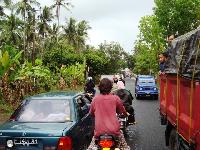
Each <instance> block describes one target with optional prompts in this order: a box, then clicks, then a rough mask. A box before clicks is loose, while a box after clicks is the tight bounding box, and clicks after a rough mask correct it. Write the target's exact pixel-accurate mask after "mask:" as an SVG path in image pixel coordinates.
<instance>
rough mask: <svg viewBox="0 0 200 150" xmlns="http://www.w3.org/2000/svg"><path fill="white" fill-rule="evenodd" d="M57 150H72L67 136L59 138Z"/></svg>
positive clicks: (70, 141)
mask: <svg viewBox="0 0 200 150" xmlns="http://www.w3.org/2000/svg"><path fill="white" fill-rule="evenodd" d="M58 150H72V139H71V138H70V137H68V136H65V137H61V138H60V139H59V142H58Z"/></svg>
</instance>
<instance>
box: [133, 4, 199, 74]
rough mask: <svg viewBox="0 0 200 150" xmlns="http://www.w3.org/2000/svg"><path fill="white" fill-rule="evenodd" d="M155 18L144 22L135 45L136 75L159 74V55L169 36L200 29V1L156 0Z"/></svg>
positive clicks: (143, 19)
mask: <svg viewBox="0 0 200 150" xmlns="http://www.w3.org/2000/svg"><path fill="white" fill-rule="evenodd" d="M154 2H155V7H154V8H153V14H152V15H147V16H144V17H142V18H141V20H140V24H139V30H140V33H139V35H138V38H137V40H136V41H135V44H134V54H133V57H134V61H135V64H134V65H135V68H134V72H136V73H139V74H154V75H156V74H157V72H158V69H159V67H158V54H159V53H161V52H163V51H165V49H166V48H167V46H168V45H167V42H166V39H167V37H168V36H169V35H172V34H173V35H175V36H180V35H183V34H185V33H187V32H189V31H191V30H194V29H196V28H197V27H198V26H199V25H200V11H199V10H200V0H154Z"/></svg>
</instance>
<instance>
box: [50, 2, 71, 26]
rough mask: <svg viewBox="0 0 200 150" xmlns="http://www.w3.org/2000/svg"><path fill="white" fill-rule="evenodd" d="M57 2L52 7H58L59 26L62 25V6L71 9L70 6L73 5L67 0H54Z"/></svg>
mask: <svg viewBox="0 0 200 150" xmlns="http://www.w3.org/2000/svg"><path fill="white" fill-rule="evenodd" d="M54 1H55V4H53V5H52V6H51V7H52V8H56V17H57V19H58V27H59V26H60V8H61V6H62V7H64V8H65V9H67V10H69V7H70V6H72V5H71V3H70V2H65V1H66V0H54Z"/></svg>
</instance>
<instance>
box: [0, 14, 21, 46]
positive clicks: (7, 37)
mask: <svg viewBox="0 0 200 150" xmlns="http://www.w3.org/2000/svg"><path fill="white" fill-rule="evenodd" d="M1 30H2V31H1V34H0V35H1V36H0V41H1V42H5V43H7V44H12V45H16V46H17V45H18V46H17V47H20V45H19V44H20V43H21V38H22V36H21V31H22V21H21V20H20V19H19V18H17V17H16V15H14V14H11V15H10V16H7V17H6V19H5V20H4V22H2V24H1Z"/></svg>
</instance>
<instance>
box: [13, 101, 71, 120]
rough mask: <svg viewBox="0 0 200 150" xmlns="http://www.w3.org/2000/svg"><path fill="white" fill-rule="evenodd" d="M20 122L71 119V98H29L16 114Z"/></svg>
mask: <svg viewBox="0 0 200 150" xmlns="http://www.w3.org/2000/svg"><path fill="white" fill-rule="evenodd" d="M16 118H17V119H16V121H19V122H66V121H71V111H70V101H69V100H56V99H51V100H39V99H37V100H27V101H26V102H25V103H24V105H22V106H21V108H20V110H19V112H18V113H17V114H16Z"/></svg>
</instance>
